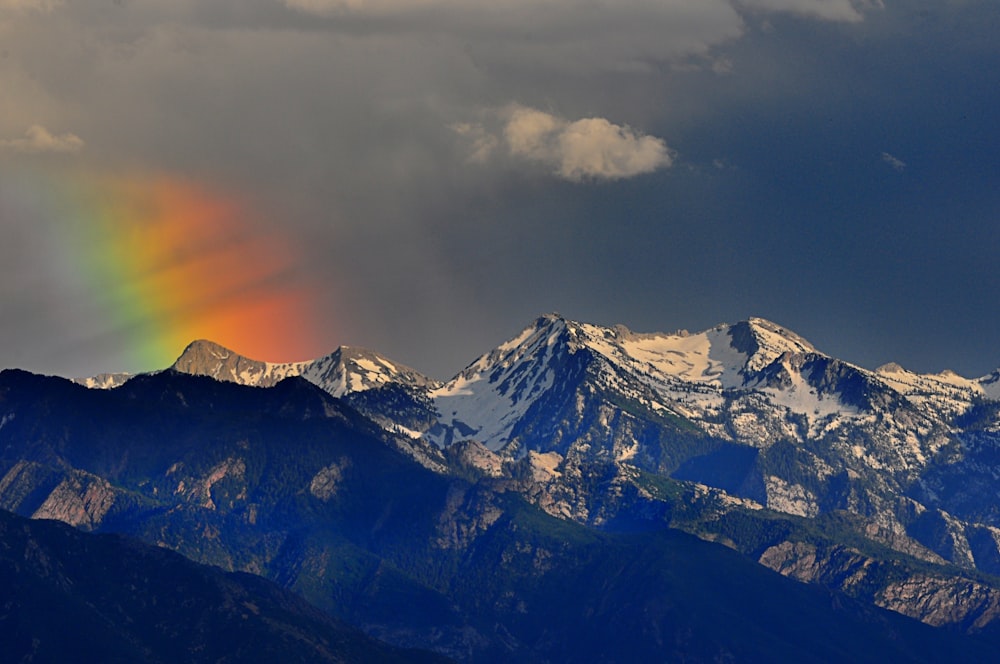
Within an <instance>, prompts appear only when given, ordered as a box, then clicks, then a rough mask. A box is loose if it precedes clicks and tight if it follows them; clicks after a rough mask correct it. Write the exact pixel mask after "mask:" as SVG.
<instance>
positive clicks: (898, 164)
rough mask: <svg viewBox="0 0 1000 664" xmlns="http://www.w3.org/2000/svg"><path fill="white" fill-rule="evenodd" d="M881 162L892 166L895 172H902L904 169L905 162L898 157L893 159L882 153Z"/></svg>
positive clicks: (886, 153)
mask: <svg viewBox="0 0 1000 664" xmlns="http://www.w3.org/2000/svg"><path fill="white" fill-rule="evenodd" d="M882 161H884V162H885V163H887V164H889V165H890V166H892V167H893V168H894V169H895V170H897V171H902V170H903V169H905V168H906V162H905V161H903V160H902V159H900V158H898V157H894V156H893V155H891V154H889V153H888V152H883V153H882Z"/></svg>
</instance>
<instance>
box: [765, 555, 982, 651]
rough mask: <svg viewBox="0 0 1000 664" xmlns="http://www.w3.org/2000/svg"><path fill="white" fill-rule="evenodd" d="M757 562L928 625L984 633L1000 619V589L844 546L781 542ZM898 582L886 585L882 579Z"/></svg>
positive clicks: (799, 579)
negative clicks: (922, 570)
mask: <svg viewBox="0 0 1000 664" xmlns="http://www.w3.org/2000/svg"><path fill="white" fill-rule="evenodd" d="M759 562H760V563H761V564H762V565H764V566H765V567H769V568H770V569H773V570H774V571H776V572H778V573H780V574H782V575H784V576H787V577H791V578H793V579H796V580H798V581H802V582H805V583H820V584H823V585H825V586H827V587H830V588H836V589H838V590H842V591H844V592H846V593H848V594H850V595H853V596H856V597H863V598H865V599H870V600H871V601H872V602H874V603H875V604H876V605H878V606H881V607H882V608H885V609H889V610H891V611H895V612H897V613H901V614H903V615H905V616H909V617H910V618H915V619H916V620H920V621H921V622H924V623H927V624H928V625H934V626H936V627H940V626H943V625H950V626H958V627H961V628H962V629H964V630H967V631H972V632H974V631H977V630H980V629H982V628H984V627H986V626H987V625H989V624H990V623H992V622H994V621H996V620H997V619H998V618H1000V590H997V589H996V588H992V587H990V586H987V585H984V584H982V583H978V582H976V581H973V580H971V579H966V578H961V577H955V576H933V575H931V574H924V573H913V572H908V571H907V570H906V569H905V568H904V567H903V566H902V565H900V564H898V563H894V562H887V561H884V560H876V559H874V558H871V557H869V556H866V555H865V554H863V553H861V552H860V551H858V550H856V549H852V548H850V547H845V546H832V547H820V546H817V545H815V544H812V543H808V542H782V543H781V544H777V545H775V546H772V547H769V548H768V549H767V550H765V551H764V553H762V554H761V556H760V559H759ZM887 577H888V578H890V579H892V578H896V579H898V580H895V581H890V582H889V583H887V584H886V583H884V582H883V581H881V579H884V578H887Z"/></svg>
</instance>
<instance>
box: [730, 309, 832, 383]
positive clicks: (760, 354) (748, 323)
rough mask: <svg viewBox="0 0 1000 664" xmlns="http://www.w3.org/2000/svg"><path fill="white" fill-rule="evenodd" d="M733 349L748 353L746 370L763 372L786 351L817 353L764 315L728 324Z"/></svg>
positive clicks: (807, 343) (797, 336)
mask: <svg viewBox="0 0 1000 664" xmlns="http://www.w3.org/2000/svg"><path fill="white" fill-rule="evenodd" d="M728 332H729V336H730V338H731V339H732V341H731V344H732V346H733V348H735V349H736V350H738V351H740V352H741V353H743V354H744V355H746V356H747V358H748V359H747V363H746V366H745V370H746V371H747V372H756V371H760V370H761V369H763V368H764V367H766V366H767V365H769V364H771V363H772V362H774V361H775V360H776V359H778V358H779V357H781V356H782V355H784V354H785V353H791V354H793V355H794V354H799V353H815V352H817V351H816V348H815V347H814V346H813V345H812V344H811V343H809V342H808V341H806V340H805V339H803V338H802V337H800V336H799V335H797V334H795V333H794V332H792V331H791V330H788V329H785V328H783V327H781V326H780V325H777V324H776V323H772V322H771V321H769V320H766V319H764V318H750V319H748V320H745V321H743V322H740V323H736V324H734V325H730V326H728Z"/></svg>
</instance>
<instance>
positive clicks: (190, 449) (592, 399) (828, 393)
mask: <svg viewBox="0 0 1000 664" xmlns="http://www.w3.org/2000/svg"><path fill="white" fill-rule="evenodd" d="M0 376H2V380H0V417H2V420H0V421H2V424H0V444H3V445H4V446H5V448H4V452H3V454H0V507H3V508H4V509H9V510H11V511H14V512H17V513H19V514H22V515H24V516H33V517H36V518H41V517H45V518H58V519H60V520H63V521H66V522H68V523H71V524H72V525H76V526H78V527H80V528H82V529H85V530H95V531H111V532H120V533H125V534H129V535H132V536H137V537H139V538H141V539H143V540H145V541H147V542H150V543H154V544H159V545H162V546H167V547H169V548H172V549H174V550H177V551H179V552H181V553H183V554H185V555H187V556H189V557H191V558H194V559H195V560H199V561H201V562H209V563H213V564H217V565H221V566H223V567H224V568H226V569H233V570H243V571H250V572H254V573H257V574H262V575H264V576H266V577H268V578H271V579H272V580H275V581H277V582H278V583H279V584H280V585H283V586H285V587H288V588H291V589H293V590H295V591H297V592H299V593H300V594H302V595H303V596H304V597H306V598H307V599H309V600H310V601H312V602H313V603H315V604H317V606H320V607H321V608H323V609H325V610H327V611H329V612H330V613H332V614H333V615H334V616H337V617H338V618H341V619H343V620H347V621H348V622H351V623H353V624H355V625H359V626H361V627H363V628H364V629H365V631H367V632H368V633H369V634H373V635H375V636H378V637H380V638H385V639H387V640H389V641H390V642H391V643H393V644H396V645H405V646H419V647H422V648H431V649H435V650H437V651H439V652H441V653H444V654H446V655H448V656H451V657H455V658H457V659H460V660H468V661H510V660H511V659H513V658H526V659H528V660H533V661H546V660H548V659H553V660H554V661H558V660H561V659H565V658H566V657H572V656H574V655H576V656H578V655H579V653H581V652H589V653H591V654H595V656H597V657H598V659H604V660H607V661H611V660H614V659H617V658H621V657H626V656H628V657H636V656H639V657H654V658H656V657H660V658H663V657H669V656H675V657H677V656H686V657H691V658H693V659H695V660H707V659H711V658H713V657H717V656H726V655H727V654H728V655H734V656H736V657H737V659H741V658H751V659H752V658H758V657H765V658H766V657H776V656H778V654H779V653H781V654H782V656H785V657H787V656H793V657H795V658H796V659H801V656H802V653H804V652H807V651H808V650H809V648H813V647H814V648H819V650H816V651H815V652H816V653H824V652H825V653H826V656H823V655H822V654H817V655H815V656H816V657H817V658H818V659H829V657H831V656H834V655H833V653H834V652H836V651H835V650H823V648H834V647H835V646H834V643H836V642H838V640H839V641H843V642H844V643H842V644H841V646H842V647H844V648H847V649H850V648H851V647H852V646H851V645H849V644H847V643H846V641H850V639H849V638H847V637H843V636H835V635H836V634H838V633H839V632H838V630H839V629H840V628H839V627H835V625H840V624H841V623H839V622H838V621H840V620H842V619H843V616H842V617H841V618H831V617H830V616H829V615H827V614H826V613H823V616H822V617H819V614H816V616H814V618H815V619H817V620H821V621H830V622H829V623H828V624H829V626H830V629H829V631H828V632H824V634H817V633H815V632H811V631H808V630H807V631H806V632H804V633H803V634H805V635H804V636H803V635H802V634H800V636H796V637H791V636H790V633H792V632H794V631H795V630H800V631H801V629H802V627H801V625H800V624H799V623H798V622H796V620H795V618H793V617H792V616H793V615H794V614H795V612H796V609H795V607H799V609H801V610H802V611H805V612H806V613H808V612H809V611H813V610H815V611H820V612H821V613H822V612H824V611H825V609H821V608H815V609H806V608H803V607H807V606H817V607H819V606H821V605H823V604H824V602H828V601H832V602H833V604H834V605H836V606H842V607H854V608H848V609H843V610H842V611H841V613H844V612H845V611H846V613H847V614H849V616H850V617H849V618H847V621H848V622H851V621H860V622H859V623H852V624H854V626H853V627H851V626H849V625H848V624H847V623H844V624H843V628H844V630H845V632H844V634H849V633H850V632H851V630H854V631H855V632H856V633H858V634H860V633H862V632H864V633H866V634H868V632H867V631H866V630H870V628H871V626H872V625H881V627H879V628H878V629H875V630H874V631H875V632H878V631H879V630H881V629H885V628H886V625H887V624H889V623H886V622H885V621H886V620H889V619H888V618H885V617H880V616H883V614H881V613H879V612H878V611H877V610H876V607H882V608H887V609H891V610H892V611H895V612H897V613H902V614H904V615H906V616H910V617H912V618H916V619H918V620H921V621H923V622H925V623H928V624H930V625H934V626H940V627H943V628H947V630H948V632H943V631H940V630H938V631H931V632H924V631H922V630H916V631H914V632H912V633H911V632H910V631H909V630H910V629H911V628H910V627H903V626H901V625H906V624H908V623H906V622H904V623H898V626H896V627H892V628H891V630H902V631H900V632H898V633H899V634H902V633H903V632H905V633H906V637H905V638H903V637H900V639H897V642H896V643H895V645H892V644H888V645H886V644H883V645H872V646H871V647H872V650H871V651H870V653H869V656H870V655H871V653H875V652H878V651H879V648H882V647H885V648H888V650H884V651H881V652H882V656H884V657H890V658H894V659H899V658H902V659H903V660H914V661H921V660H926V661H944V660H943V659H938V653H939V652H940V653H944V652H945V651H946V650H947V648H951V647H956V648H966V647H968V648H971V649H972V650H971V651H970V653H971V652H973V651H975V649H976V648H977V647H979V646H977V645H976V644H975V642H971V641H965V640H959V641H956V642H955V643H950V642H949V643H950V645H948V646H947V647H944V646H943V645H942V644H943V643H944V641H947V640H949V639H952V638H957V637H952V636H947V634H952V633H953V632H956V631H957V632H966V633H969V634H976V635H978V636H977V638H980V639H987V640H992V639H993V638H994V634H997V633H1000V632H998V631H997V630H998V626H1000V577H998V576H996V575H1000V509H998V508H997V505H996V501H995V492H996V483H997V479H996V478H997V477H1000V454H998V450H1000V448H998V444H1000V401H998V399H1000V372H994V373H993V374H990V375H988V376H985V377H980V378H963V377H960V376H957V375H955V374H953V373H949V372H945V373H942V374H934V375H919V374H915V373H912V372H909V371H906V370H905V369H903V368H901V367H898V366H895V365H887V366H883V367H880V368H878V369H876V370H869V369H864V368H861V367H858V366H855V365H853V364H850V363H848V362H844V361H841V360H838V359H836V358H833V357H830V356H828V355H826V354H824V353H822V352H821V351H819V350H817V349H816V348H814V347H813V345H812V344H810V343H809V342H808V341H807V340H805V339H803V338H801V337H800V336H798V335H796V334H795V333H793V332H791V331H789V330H786V329H784V328H782V327H781V326H779V325H776V324H774V323H771V322H769V321H766V320H763V319H757V318H752V319H749V320H747V321H742V322H739V323H735V324H730V325H720V326H717V327H714V328H712V329H709V330H706V331H703V332H699V333H695V334H689V333H686V332H678V333H674V334H637V333H633V332H631V331H629V330H628V329H626V328H624V327H622V326H618V327H614V328H604V327H600V326H595V325H590V324H586V323H579V322H575V321H571V320H567V319H565V318H562V317H560V316H558V315H548V316H543V317H541V318H539V319H537V320H536V321H534V322H533V323H532V324H531V325H529V326H528V327H526V328H525V329H524V330H523V331H522V332H521V333H519V334H518V335H516V336H515V337H514V338H512V339H511V340H509V341H508V342H506V343H504V344H502V345H500V346H499V347H497V348H496V349H493V350H492V351H489V352H487V353H485V354H483V355H482V356H481V357H479V358H478V359H476V360H475V361H473V362H472V363H471V364H469V365H468V367H466V369H464V370H463V371H462V372H460V373H459V374H458V375H457V376H455V377H454V378H452V379H450V380H447V381H438V380H433V379H430V378H427V377H425V376H422V375H421V374H420V373H419V372H417V371H415V370H413V369H410V368H408V367H406V366H405V365H403V364H400V363H398V362H396V361H394V360H390V359H388V358H386V357H383V356H381V355H379V354H378V353H376V352H373V351H368V350H363V349H358V348H346V347H345V348H340V349H338V350H337V351H335V352H334V353H332V354H331V355H329V356H326V357H323V358H319V359H317V360H314V361H309V362H299V363H288V364H273V363H267V362H263V361H258V360H253V359H249V358H244V357H241V356H239V355H238V354H236V353H234V352H232V351H230V350H228V349H225V348H222V347H220V346H217V345H215V344H213V343H211V342H207V341H199V342H195V343H193V344H191V345H190V346H189V347H188V348H187V349H186V350H185V351H184V353H183V354H182V355H181V356H180V358H179V359H178V360H177V362H176V363H175V364H174V365H173V366H172V367H171V369H170V370H168V371H164V372H160V373H158V374H152V375H140V376H136V377H132V378H130V379H129V378H128V377H125V376H104V377H99V378H95V379H90V380H87V381H83V382H85V384H87V385H90V386H91V387H111V386H117V387H115V388H114V389H111V390H107V391H105V390H92V389H84V388H83V387H81V386H75V385H72V384H70V383H68V382H66V381H62V380H60V379H43V378H40V377H34V376H31V375H30V374H25V373H23V372H15V371H6V372H4V373H3V374H2V375H0ZM126 379H127V380H126ZM226 383H238V384H240V385H226ZM251 388H267V389H251ZM678 531H685V533H686V534H685V533H682V532H678ZM689 535H695V536H696V538H692V537H690V536H689ZM699 540H710V541H712V542H713V543H706V542H702V541H699ZM720 544H722V545H725V546H726V547H728V548H729V549H733V550H734V551H733V552H727V551H725V550H724V549H723V548H722V547H720V546H719V545H720ZM678 556H679V557H678ZM689 556H690V557H689ZM698 560H701V561H703V562H704V561H711V564H708V565H705V564H699V563H698V562H696V561H698ZM757 563H761V564H762V565H764V566H766V567H769V568H771V569H772V570H776V571H778V572H780V573H782V574H784V575H785V576H788V577H791V578H793V579H796V580H799V581H805V582H809V583H812V584H819V585H822V586H825V587H826V589H827V590H826V591H825V592H832V593H834V594H833V595H827V596H826V597H828V598H835V599H832V600H823V599H822V597H821V596H819V595H809V593H813V592H814V591H815V590H817V589H809V590H806V586H801V585H798V584H794V583H791V582H788V583H790V585H783V584H782V583H778V581H782V582H784V580H781V579H780V578H778V577H773V576H772V575H771V574H770V572H768V571H767V570H764V569H763V568H761V567H760V565H757ZM670 567H673V568H676V569H678V570H680V569H684V570H687V571H686V572H684V574H680V573H679V574H678V576H672V575H667V576H663V574H664V569H667V568H670ZM723 570H729V571H723ZM730 571H731V573H732V574H733V575H734V576H729V574H730ZM608 575H610V576H608ZM714 575H721V578H725V579H730V581H727V582H724V583H721V585H720V584H719V583H716V582H714V581H712V580H711V579H712V578H714ZM736 579H742V580H741V581H737V580H736ZM713 584H714V585H713ZM740 584H747V585H744V586H743V590H739V589H738V587H739V586H740ZM755 584H760V585H759V587H758V586H757V585H755ZM569 588H576V589H577V590H575V591H573V592H576V593H578V595H577V596H575V597H576V600H575V601H576V603H575V604H574V607H567V606H565V602H564V601H563V600H561V599H559V598H560V597H562V596H563V595H564V594H565V593H566V592H569V591H568V589H569ZM710 588H715V589H714V590H709V589H710ZM750 588H752V590H751V589H750ZM799 589H801V590H799ZM699 593H706V594H705V596H704V597H703V598H702V599H696V598H695V596H696V595H698V594H699ZM758 593H759V594H764V593H767V594H768V596H771V595H770V594H771V593H777V595H775V596H776V597H780V598H782V599H780V600H778V601H777V604H780V605H782V607H786V608H790V614H788V615H784V614H782V616H781V618H780V619H779V618H778V617H777V615H775V616H771V618H773V619H774V620H776V621H778V623H780V622H781V621H790V622H788V624H786V625H785V626H784V627H781V626H779V625H778V624H770V625H769V626H767V627H765V626H764V625H762V624H761V622H760V620H759V616H757V617H755V616H752V615H749V614H752V613H753V601H752V599H750V598H752V597H753V596H754V595H755V594H758ZM802 593H806V594H805V595H803V594H802ZM807 595H809V597H812V599H809V597H807ZM848 596H849V597H850V599H849V597H848ZM744 599H747V601H748V603H746V604H744V603H742V602H744ZM664 602H666V604H664ZM675 602H676V603H675ZM816 602H818V604H815V603H816ZM844 602H846V603H847V604H844ZM557 606H558V607H560V608H557ZM654 606H656V607H660V608H657V609H655V610H654V609H652V608H651V607H654ZM694 606H698V607H701V608H700V609H699V611H702V610H703V611H705V612H707V613H704V614H698V615H697V616H694V617H692V616H690V615H688V614H689V612H688V609H690V608H691V607H694ZM670 607H673V608H670ZM577 610H579V611H580V613H577ZM775 611H779V612H780V611H784V608H776V609H775ZM873 611H874V612H875V613H872V612H873ZM609 612H610V613H609ZM722 614H725V615H730V616H739V618H738V619H736V623H735V624H736V625H738V627H735V628H733V629H734V631H733V633H732V634H730V635H729V636H722V635H721V634H720V633H719V632H720V630H719V628H718V624H716V621H717V620H721V618H720V617H719V616H721V615H722ZM613 616H617V617H613ZM640 616H641V617H640ZM684 616H687V617H684ZM547 617H551V618H552V621H551V622H550V623H549V624H547ZM896 619H897V618H895V617H893V618H892V619H891V620H896ZM764 622H767V620H765V621H764ZM791 623H795V624H796V625H797V626H796V627H795V628H794V629H793V628H791V627H790V625H791ZM892 624H893V625H897V623H892ZM626 625H631V626H630V627H628V628H626V627H625V626H626ZM713 625H714V627H713ZM859 625H868V626H869V627H861V626H859ZM581 626H585V628H586V630H589V632H590V633H591V638H592V639H593V640H594V642H588V643H587V644H584V643H583V641H580V640H578V641H576V642H574V641H573V638H571V636H570V634H571V633H572V634H578V633H579V632H580V629H581ZM615 630H625V632H620V633H616V632H615ZM629 630H631V631H629ZM858 630H860V631H858ZM891 630H890V631H891ZM683 633H691V634H694V635H696V636H695V637H693V640H691V641H690V642H688V643H686V644H685V643H684V642H682V641H683V639H682V638H681V636H680V635H681V634H683ZM626 634H627V639H626ZM657 634H659V636H656V635H657ZM749 634H758V635H761V634H763V635H769V636H762V637H761V639H759V640H757V639H755V638H750V639H749V641H748V638H749V637H748V636H747V635H749ZM921 634H923V635H925V636H920V635H921ZM926 635H929V636H926ZM864 638H865V639H866V640H868V642H869V643H870V644H875V643H876V642H877V641H878V639H879V637H876V636H875V635H874V632H873V633H872V634H868V635H867V636H865V637H864ZM845 639H846V641H845ZM913 639H916V640H915V641H914V640H913ZM923 639H928V641H926V643H927V644H928V645H926V647H925V648H918V649H912V648H910V646H911V645H912V644H913V643H917V642H922V643H923V642H924V641H922V640H923ZM584 640H585V639H584ZM626 640H629V643H631V644H632V645H628V646H626V645H623V642H624V641H626ZM889 641H890V642H891V641H892V638H890V639H889ZM878 642H879V643H881V642H880V641H878ZM932 642H933V644H932ZM956 643H957V644H958V645H956ZM810 644H811V645H810ZM823 644H826V645H823ZM970 644H971V645H970ZM939 646H940V647H942V648H944V649H943V650H940V651H939V650H937V648H938V647H939ZM837 647H840V646H837ZM581 648H583V649H581ZM893 648H902V649H903V650H901V651H900V650H893ZM980 654H981V653H980ZM839 655H841V656H847V657H848V658H850V659H858V658H859V657H862V655H861V654H860V651H858V652H855V651H851V652H850V653H847V651H845V652H842V653H839ZM970 656H971V657H972V658H973V659H975V658H976V657H978V656H979V655H970ZM865 657H868V656H865ZM941 657H942V658H943V657H945V656H944V655H943V654H942V655H941ZM877 659H878V658H877V657H874V656H873V657H872V661H876V660H877Z"/></svg>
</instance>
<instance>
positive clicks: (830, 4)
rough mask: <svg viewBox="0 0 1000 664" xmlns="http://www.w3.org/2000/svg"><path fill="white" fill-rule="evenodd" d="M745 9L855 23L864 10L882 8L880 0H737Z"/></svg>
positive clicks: (860, 17)
mask: <svg viewBox="0 0 1000 664" xmlns="http://www.w3.org/2000/svg"><path fill="white" fill-rule="evenodd" d="M738 3H739V5H741V6H742V7H745V8H747V9H751V10H756V11H769V12H787V13H790V14H800V15H802V16H809V17H812V18H818V19H821V20H825V21H842V22H847V23H857V22H859V21H861V20H863V18H864V12H865V11H867V10H871V9H874V8H882V2H881V0H738Z"/></svg>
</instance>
